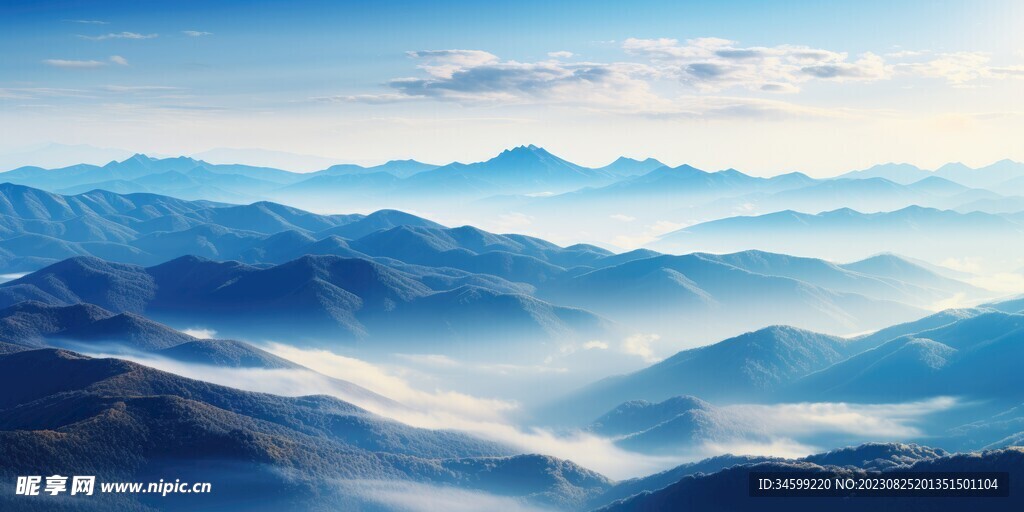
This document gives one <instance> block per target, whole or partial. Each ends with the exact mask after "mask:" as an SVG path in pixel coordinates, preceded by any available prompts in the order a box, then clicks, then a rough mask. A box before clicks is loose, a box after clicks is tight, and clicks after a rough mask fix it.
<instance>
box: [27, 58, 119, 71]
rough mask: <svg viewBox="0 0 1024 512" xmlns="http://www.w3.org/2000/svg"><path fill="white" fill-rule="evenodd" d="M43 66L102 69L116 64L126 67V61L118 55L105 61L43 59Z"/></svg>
mask: <svg viewBox="0 0 1024 512" xmlns="http://www.w3.org/2000/svg"><path fill="white" fill-rule="evenodd" d="M43 64H46V65H47V66H53V67H55V68H66V69H96V68H102V67H104V66H106V65H108V64H117V65H118V66H127V65H128V59H125V58H124V57H122V56H120V55H111V56H110V57H109V58H108V59H107V60H106V61H102V60H95V59H90V60H72V59H44V60H43Z"/></svg>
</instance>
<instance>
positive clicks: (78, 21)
mask: <svg viewBox="0 0 1024 512" xmlns="http://www.w3.org/2000/svg"><path fill="white" fill-rule="evenodd" d="M64 21H66V22H68V23H80V24H82V25H109V24H110V22H109V21H101V20H64Z"/></svg>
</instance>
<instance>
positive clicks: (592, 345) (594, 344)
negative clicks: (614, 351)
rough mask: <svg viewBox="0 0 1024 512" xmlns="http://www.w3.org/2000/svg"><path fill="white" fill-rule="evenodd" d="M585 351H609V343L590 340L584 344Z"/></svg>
mask: <svg viewBox="0 0 1024 512" xmlns="http://www.w3.org/2000/svg"><path fill="white" fill-rule="evenodd" d="M583 350H608V343H606V342H603V341H601V340H590V341H588V342H586V343H584V344H583Z"/></svg>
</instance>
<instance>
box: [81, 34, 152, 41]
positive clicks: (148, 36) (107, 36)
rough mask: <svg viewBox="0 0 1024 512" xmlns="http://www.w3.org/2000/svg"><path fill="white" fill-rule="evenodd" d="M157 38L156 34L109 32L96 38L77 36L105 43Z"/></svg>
mask: <svg viewBox="0 0 1024 512" xmlns="http://www.w3.org/2000/svg"><path fill="white" fill-rule="evenodd" d="M157 36H158V34H139V33H138V32H111V33H109V34H101V35H98V36H85V35H79V36H78V37H80V38H82V39H88V40H90V41H106V40H108V39H153V38H155V37H157Z"/></svg>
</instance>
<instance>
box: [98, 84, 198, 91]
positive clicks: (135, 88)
mask: <svg viewBox="0 0 1024 512" xmlns="http://www.w3.org/2000/svg"><path fill="white" fill-rule="evenodd" d="M100 89H102V90H104V91H107V92H116V93H143V92H164V91H176V90H179V88H178V87H171V86H168V85H104V86H101V87H100Z"/></svg>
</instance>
